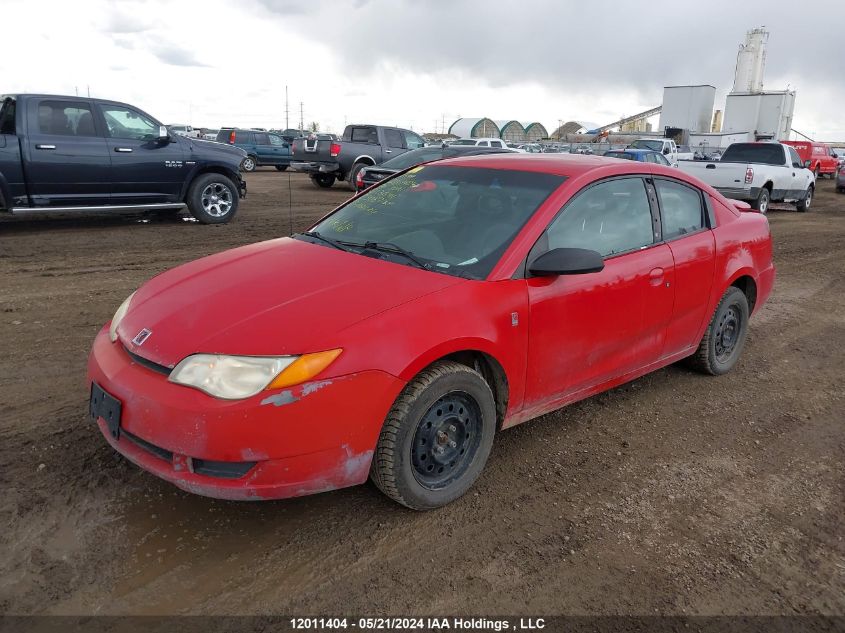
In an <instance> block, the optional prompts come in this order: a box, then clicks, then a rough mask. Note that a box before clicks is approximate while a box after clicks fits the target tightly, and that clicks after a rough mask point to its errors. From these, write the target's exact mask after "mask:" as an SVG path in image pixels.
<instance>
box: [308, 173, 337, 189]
mask: <svg viewBox="0 0 845 633" xmlns="http://www.w3.org/2000/svg"><path fill="white" fill-rule="evenodd" d="M334 181H335V177H334V175H333V174H316V175H314V176H311V182H313V183H314V185H315V186H317V187H320V188H322V189H328V188H329V187H331V186H332V185H333V184H334Z"/></svg>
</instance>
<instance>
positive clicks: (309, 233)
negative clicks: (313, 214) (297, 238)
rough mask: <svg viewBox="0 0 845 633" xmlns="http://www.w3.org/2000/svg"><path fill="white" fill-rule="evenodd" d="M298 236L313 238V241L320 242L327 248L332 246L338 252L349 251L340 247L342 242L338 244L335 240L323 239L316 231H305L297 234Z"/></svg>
mask: <svg viewBox="0 0 845 633" xmlns="http://www.w3.org/2000/svg"><path fill="white" fill-rule="evenodd" d="M298 235H305V236H306V237H313V238H314V239H315V240H320V241H321V242H325V243H326V244H328V245H329V246H333V247H334V248H336V249H338V250H339V251H349V249H348V248H346V247H344V246H342V244H343V242H338V241H337V240H332V239H329V238H328V237H323V236H322V235H320V234H319V233H317V231H305V232H304V233H299V234H298Z"/></svg>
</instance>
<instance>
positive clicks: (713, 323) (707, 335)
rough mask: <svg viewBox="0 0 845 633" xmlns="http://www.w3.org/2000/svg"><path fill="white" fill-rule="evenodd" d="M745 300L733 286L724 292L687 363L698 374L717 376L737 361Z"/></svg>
mask: <svg viewBox="0 0 845 633" xmlns="http://www.w3.org/2000/svg"><path fill="white" fill-rule="evenodd" d="M748 313H749V310H748V299H747V298H746V296H745V293H744V292H742V290H740V289H739V288H737V287H736V286H731V287H730V288H728V289H727V291H726V292H725V294H724V295H722V300H721V301H720V302H719V305H718V306H717V307H716V312H715V314H713V318H712V319H711V320H710V324H709V325H708V326H707V330H706V331H705V332H704V336H703V337H702V339H701V342H700V343H699V344H698V349H697V350H696V351H695V354H693V355H692V356H690V357H689V358H688V359H687V364H688V365H689V366H690V367H692V368H693V369H696V370H698V371H700V372H702V373H705V374H711V375H713V376H721V375H722V374H726V373H728V372H729V371H730V370H731V369H733V366H734V365H736V362H737V360H739V355H740V354H741V353H742V348H743V347H744V346H745V338H746V337H747V335H748Z"/></svg>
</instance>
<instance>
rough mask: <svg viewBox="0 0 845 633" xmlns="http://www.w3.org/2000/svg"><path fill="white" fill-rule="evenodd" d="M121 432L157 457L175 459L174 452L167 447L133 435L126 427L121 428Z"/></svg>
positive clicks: (168, 459)
mask: <svg viewBox="0 0 845 633" xmlns="http://www.w3.org/2000/svg"><path fill="white" fill-rule="evenodd" d="M120 434H121V435H125V436H126V438H127V439H128V440H130V441H132V442H134V443H135V444H137V445H138V446H140V447H141V448H143V449H144V450H145V451H147V452H148V453H152V454H153V455H155V456H156V457H161V458H162V459H166V460H167V461H169V462H172V461H173V453H172V452H171V451H169V450H167V449H166V448H162V447H161V446H156V445H155V444H152V443H151V442H148V441H147V440H142V439H141V438H140V437H138V436H137V435H133V434H132V433H130V432H129V431H127V430H126V429H120Z"/></svg>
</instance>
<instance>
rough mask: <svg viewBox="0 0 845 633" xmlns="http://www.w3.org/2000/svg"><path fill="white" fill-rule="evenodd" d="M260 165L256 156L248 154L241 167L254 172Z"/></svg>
mask: <svg viewBox="0 0 845 633" xmlns="http://www.w3.org/2000/svg"><path fill="white" fill-rule="evenodd" d="M257 166H258V159H257V158H256V157H255V156H247V157H246V158H244V160H243V162H242V163H241V169H243V170H244V171H245V172H253V171H255V168H256V167H257Z"/></svg>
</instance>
